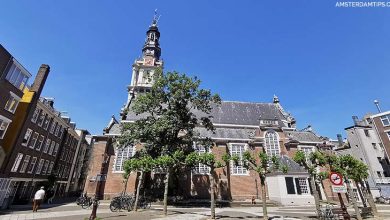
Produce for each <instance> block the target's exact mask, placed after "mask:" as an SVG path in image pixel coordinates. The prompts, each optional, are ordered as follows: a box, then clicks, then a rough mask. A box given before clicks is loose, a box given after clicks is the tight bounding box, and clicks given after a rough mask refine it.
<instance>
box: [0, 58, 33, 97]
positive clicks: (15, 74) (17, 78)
mask: <svg viewBox="0 0 390 220" xmlns="http://www.w3.org/2000/svg"><path fill="white" fill-rule="evenodd" d="M29 77H30V76H29V75H28V74H27V73H25V72H24V71H23V70H22V68H21V67H20V66H19V65H16V63H12V66H11V68H10V69H9V71H8V73H7V76H6V77H5V78H6V79H7V80H8V81H9V82H10V83H11V84H12V85H14V86H15V87H16V88H18V89H20V90H22V91H23V89H24V87H25V86H26V84H27V80H28V78H29Z"/></svg>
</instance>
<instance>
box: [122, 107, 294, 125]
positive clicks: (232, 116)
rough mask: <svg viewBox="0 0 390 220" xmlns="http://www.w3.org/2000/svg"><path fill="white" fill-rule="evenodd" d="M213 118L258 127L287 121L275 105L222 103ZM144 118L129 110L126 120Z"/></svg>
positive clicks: (228, 122)
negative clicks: (268, 121)
mask: <svg viewBox="0 0 390 220" xmlns="http://www.w3.org/2000/svg"><path fill="white" fill-rule="evenodd" d="M130 109H131V105H130ZM193 112H194V114H196V115H197V116H203V113H202V112H200V111H197V110H193ZM211 116H212V117H213V118H212V121H213V123H214V124H232V125H255V126H258V125H259V123H260V119H268V120H278V121H279V125H283V122H282V120H283V121H284V120H287V118H286V117H285V116H284V115H283V114H282V113H281V111H280V109H279V108H278V107H277V105H276V104H274V103H251V102H233V101H222V103H221V105H219V106H215V107H214V108H213V109H212V111H211ZM142 117H143V115H136V114H134V112H132V111H131V110H129V112H128V113H127V116H126V120H128V121H136V120H138V119H140V118H142Z"/></svg>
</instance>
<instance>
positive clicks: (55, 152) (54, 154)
mask: <svg viewBox="0 0 390 220" xmlns="http://www.w3.org/2000/svg"><path fill="white" fill-rule="evenodd" d="M59 147H60V145H59V144H58V143H57V144H56V147H55V148H54V151H53V156H57V152H58V148H59Z"/></svg>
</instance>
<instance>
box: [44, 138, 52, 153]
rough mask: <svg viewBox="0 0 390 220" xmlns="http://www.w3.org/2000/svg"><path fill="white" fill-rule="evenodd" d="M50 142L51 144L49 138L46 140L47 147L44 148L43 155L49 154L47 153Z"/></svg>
mask: <svg viewBox="0 0 390 220" xmlns="http://www.w3.org/2000/svg"><path fill="white" fill-rule="evenodd" d="M50 142H51V140H50V139H49V138H48V139H46V144H45V147H44V148H43V153H47V151H48V150H49V147H50Z"/></svg>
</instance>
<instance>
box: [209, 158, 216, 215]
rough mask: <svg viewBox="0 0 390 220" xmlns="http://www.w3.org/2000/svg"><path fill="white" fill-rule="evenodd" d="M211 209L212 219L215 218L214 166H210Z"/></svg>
mask: <svg viewBox="0 0 390 220" xmlns="http://www.w3.org/2000/svg"><path fill="white" fill-rule="evenodd" d="M209 178H210V209H211V219H215V195H214V191H215V184H214V167H212V166H211V167H210V176H209Z"/></svg>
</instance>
